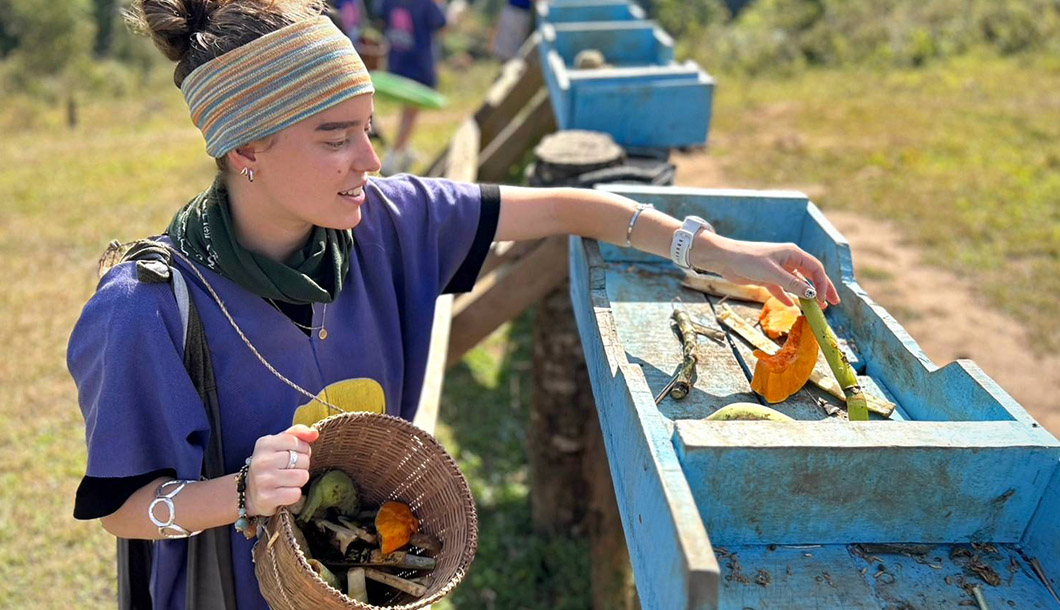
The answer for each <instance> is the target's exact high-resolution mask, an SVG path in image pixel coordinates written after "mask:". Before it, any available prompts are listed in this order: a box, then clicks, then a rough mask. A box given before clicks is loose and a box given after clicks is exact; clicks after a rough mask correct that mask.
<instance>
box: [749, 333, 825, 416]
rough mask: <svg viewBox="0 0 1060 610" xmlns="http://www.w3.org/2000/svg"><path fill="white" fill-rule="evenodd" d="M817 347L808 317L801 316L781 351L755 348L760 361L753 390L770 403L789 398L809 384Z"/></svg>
mask: <svg viewBox="0 0 1060 610" xmlns="http://www.w3.org/2000/svg"><path fill="white" fill-rule="evenodd" d="M817 349H818V346H817V339H816V338H815V337H814V336H813V332H812V331H811V330H810V329H809V324H807V322H806V318H804V317H803V316H799V317H798V319H797V320H796V321H795V324H794V326H792V327H791V331H790V332H789V333H788V340H787V341H785V342H784V347H782V348H780V351H778V352H777V353H776V354H773V355H772V356H770V355H769V354H767V353H765V352H763V351H761V350H755V352H754V355H755V358H758V364H756V365H755V374H754V376H753V377H752V378H751V389H752V390H754V391H755V392H758V393H759V394H760V395H761V396H762V397H763V398H765V399H766V401H767V402H770V403H776V402H780V401H782V400H785V399H786V398H787V397H788V396H791V395H792V394H794V393H795V392H798V391H799V389H801V388H802V386H804V385H806V381H807V380H809V378H810V374H811V373H812V372H813V367H814V365H816V364H817Z"/></svg>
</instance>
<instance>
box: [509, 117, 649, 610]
mask: <svg viewBox="0 0 1060 610" xmlns="http://www.w3.org/2000/svg"><path fill="white" fill-rule="evenodd" d="M534 153H535V155H536V157H537V162H536V163H535V165H534V167H533V170H532V174H531V176H530V183H531V184H534V185H539V186H562V185H579V186H584V185H585V182H584V181H583V179H582V177H584V176H585V175H586V174H591V173H593V172H600V171H604V170H611V169H615V168H618V167H620V166H623V165H624V164H625V163H626V160H627V159H626V154H625V151H623V150H622V148H621V147H619V146H617V145H616V144H615V143H614V141H612V140H611V138H610V136H608V135H606V134H599V133H594V132H585V131H563V132H558V133H556V134H554V135H551V136H549V137H547V138H545V139H544V140H543V141H542V142H541V144H540V145H539V146H538V147H537V148H535V149H534ZM533 370H534V374H533V377H534V392H533V399H532V400H531V407H530V430H529V435H528V436H529V439H528V441H529V446H530V477H531V511H532V515H533V520H534V525H535V527H536V528H537V530H538V531H540V532H543V533H546V534H552V535H556V534H559V535H572V536H586V537H588V539H589V543H590V547H591V550H590V553H591V564H592V590H593V607H594V608H595V609H597V610H603V609H605V608H606V609H617V610H634V609H636V608H638V607H639V604H638V603H637V601H636V590H635V588H634V586H633V570H632V566H631V564H630V561H629V552H628V550H627V549H626V540H625V535H624V533H623V531H622V523H621V519H620V517H619V514H618V506H617V504H616V501H615V495H614V486H613V484H612V482H611V473H610V470H609V468H608V462H607V455H606V453H605V450H604V445H603V437H602V434H601V431H600V419H599V417H598V416H597V413H596V403H595V400H594V399H593V394H592V386H591V384H590V382H589V372H588V369H587V367H586V364H585V356H584V353H583V351H582V347H581V340H580V337H579V335H578V328H577V325H576V323H575V320H574V310H573V308H572V307H571V303H570V286H569V282H564V283H563V285H562V286H561V287H559V288H557V289H555V290H554V291H553V292H552V293H550V294H549V295H548V296H546V297H545V298H544V299H542V300H541V301H540V302H539V303H538V306H537V310H536V312H535V319H534V369H533Z"/></svg>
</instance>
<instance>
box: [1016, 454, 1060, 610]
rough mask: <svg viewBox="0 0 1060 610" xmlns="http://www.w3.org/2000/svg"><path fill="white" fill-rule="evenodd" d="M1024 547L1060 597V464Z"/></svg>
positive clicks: (1028, 532)
mask: <svg viewBox="0 0 1060 610" xmlns="http://www.w3.org/2000/svg"><path fill="white" fill-rule="evenodd" d="M1022 546H1023V549H1024V551H1025V552H1026V554H1027V556H1028V557H1033V558H1036V559H1037V560H1038V562H1039V563H1040V564H1041V566H1042V570H1044V572H1045V576H1046V578H1047V579H1049V583H1050V584H1051V585H1052V587H1053V590H1054V591H1056V592H1057V594H1058V595H1060V464H1058V467H1057V469H1056V471H1055V472H1053V476H1052V480H1051V481H1050V482H1049V485H1048V487H1046V489H1045V492H1044V493H1043V494H1042V501H1041V502H1040V503H1039V504H1038V508H1037V510H1036V511H1035V514H1034V518H1033V519H1031V524H1030V526H1029V527H1028V528H1027V532H1026V533H1025V534H1024V535H1023V545H1022ZM1057 605H1058V606H1060V601H1058V604H1057Z"/></svg>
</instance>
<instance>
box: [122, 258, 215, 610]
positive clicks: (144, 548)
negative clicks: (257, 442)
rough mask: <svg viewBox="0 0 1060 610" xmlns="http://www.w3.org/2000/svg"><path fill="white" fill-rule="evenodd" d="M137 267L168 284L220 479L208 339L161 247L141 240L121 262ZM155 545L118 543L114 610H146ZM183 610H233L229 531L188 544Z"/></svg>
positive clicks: (206, 464) (205, 470)
mask: <svg viewBox="0 0 1060 610" xmlns="http://www.w3.org/2000/svg"><path fill="white" fill-rule="evenodd" d="M121 260H122V261H136V277H137V279H138V280H139V281H141V282H145V283H152V284H153V283H161V282H168V283H169V284H170V286H171V287H172V288H173V296H174V297H175V298H176V301H177V310H178V311H179V312H180V320H181V327H182V335H183V343H184V368H185V370H186V371H187V373H188V376H189V377H190V378H191V381H192V384H193V385H194V386H195V390H196V392H197V393H198V394H199V398H200V399H201V400H202V403H203V407H204V408H205V409H206V418H207V420H208V421H209V423H210V440H209V444H208V445H207V447H206V448H205V452H204V455H203V467H202V476H203V478H207V479H212V478H217V477H221V476H224V475H225V474H226V473H225V467H224V447H223V445H222V443H221V411H220V403H219V401H218V398H217V381H216V379H215V377H214V373H213V363H212V360H211V358H210V350H209V346H208V345H207V343H206V333H205V332H204V329H203V326H202V319H201V318H200V317H199V313H198V310H197V309H196V308H195V303H194V302H193V301H192V300H191V295H190V293H189V292H188V285H187V282H186V281H185V279H184V276H183V274H181V272H180V270H179V269H178V268H177V267H176V266H175V265H173V259H172V256H171V254H170V252H169V249H168V248H167V247H166V245H165V244H162V243H159V242H155V241H151V240H142V241H138V242H136V243H134V244H133V245H132V246H131V247H130V248H129V250H128V251H126V252H125V254H124V255H123V256H122V258H121ZM153 547H154V543H153V542H152V541H150V540H126V539H121V538H119V539H118V607H119V608H120V609H121V610H150V609H151V597H150V591H149V589H148V585H149V583H150V581H151V561H152V556H153V554H154V553H153V551H154V548H153ZM185 607H186V608H187V610H235V608H236V596H235V576H234V573H233V570H232V540H231V534H230V532H229V530H228V528H227V527H215V528H211V529H207V530H205V531H203V532H202V533H201V534H199V535H197V536H192V537H191V538H189V539H188V565H187V588H186V601H185Z"/></svg>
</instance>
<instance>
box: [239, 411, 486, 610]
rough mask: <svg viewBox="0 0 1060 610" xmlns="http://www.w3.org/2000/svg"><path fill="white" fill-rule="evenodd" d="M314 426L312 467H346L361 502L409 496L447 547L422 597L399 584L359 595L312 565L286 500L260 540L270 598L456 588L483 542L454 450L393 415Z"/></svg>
mask: <svg viewBox="0 0 1060 610" xmlns="http://www.w3.org/2000/svg"><path fill="white" fill-rule="evenodd" d="M315 427H316V428H317V429H319V430H320V438H318V439H317V440H316V442H314V443H313V457H312V466H311V468H312V470H311V472H312V473H314V474H315V473H317V472H320V471H324V470H329V469H332V468H339V469H341V470H343V471H344V472H346V473H347V474H349V475H350V477H351V478H352V479H353V481H354V483H355V484H356V485H357V489H358V491H359V492H360V493H361V505H362V506H378V505H379V504H381V503H383V502H385V501H387V500H397V501H400V502H404V503H406V504H408V505H409V507H410V508H411V509H412V512H413V513H415V515H416V517H417V518H419V520H420V531H422V532H426V533H428V534H431V535H432V536H434V537H436V538H438V539H439V540H440V541H441V542H442V550H441V552H439V553H438V555H437V556H435V560H436V561H437V567H435V569H434V571H433V572H431V573H430V578H431V585H430V586H429V587H428V589H427V593H426V594H424V596H423V597H420V598H416V597H413V596H411V595H408V594H406V593H401V592H399V591H396V590H394V591H393V592H392V596H391V597H390V598H389V599H384V600H382V603H381V604H379V605H375V604H366V603H361V602H356V601H354V600H352V599H350V598H349V597H346V596H345V595H343V594H342V593H341V592H339V591H336V590H335V589H333V588H331V587H329V586H328V585H327V584H325V583H324V581H322V580H320V578H319V577H318V576H317V575H316V573H314V572H313V571H312V569H310V567H309V564H308V563H307V562H306V559H305V555H303V554H302V551H301V550H299V548H298V545H297V544H296V543H295V540H294V537H293V535H292V534H291V527H292V526H293V523H294V518H293V516H292V515H291V513H290V511H288V510H287V509H286V508H283V509H281V510H280V511H279V512H278V513H276V515H275V516H273V517H271V518H270V519H269V520H268V524H267V525H266V527H265V534H264V535H263V536H262V537H260V538H259V539H258V542H257V543H256V544H255V545H254V564H255V567H254V572H255V573H256V574H257V577H258V583H259V586H260V587H261V594H262V595H263V596H264V597H265V600H266V601H267V602H269V605H270V606H271V607H272V608H273V609H274V610H303V609H305V608H324V609H330V608H361V609H372V608H380V607H386V608H402V609H407V610H411V609H413V608H423V607H425V606H428V605H430V604H432V603H434V602H436V601H438V600H439V599H441V598H442V597H444V596H445V595H447V594H448V593H449V592H450V591H452V590H453V589H454V588H455V587H456V585H457V584H459V583H460V580H461V579H462V578H463V577H464V574H466V573H467V569H468V567H469V566H470V565H471V560H472V559H474V557H475V550H476V548H477V547H478V516H477V515H476V513H475V502H474V500H473V499H472V497H471V489H470V488H469V487H468V484H467V480H466V479H464V475H463V474H462V473H461V472H460V469H459V468H458V467H457V465H456V462H455V461H453V458H451V457H450V456H449V454H448V453H446V451H445V449H443V448H442V446H441V444H439V443H438V441H436V440H435V439H434V437H432V436H431V435H430V434H428V433H426V432H424V431H423V430H420V429H419V428H417V427H415V426H413V425H412V424H411V423H409V422H407V421H405V420H403V419H398V418H396V417H391V416H389V415H377V414H373V413H343V414H340V415H334V416H332V417H329V418H327V419H325V420H323V421H321V422H319V423H318V424H316V426H315ZM411 574H412V573H411V572H410V573H407V574H402V576H410V575H411ZM374 601H379V600H378V599H376V600H374Z"/></svg>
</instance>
